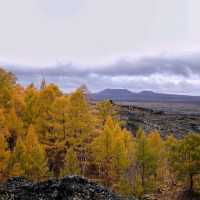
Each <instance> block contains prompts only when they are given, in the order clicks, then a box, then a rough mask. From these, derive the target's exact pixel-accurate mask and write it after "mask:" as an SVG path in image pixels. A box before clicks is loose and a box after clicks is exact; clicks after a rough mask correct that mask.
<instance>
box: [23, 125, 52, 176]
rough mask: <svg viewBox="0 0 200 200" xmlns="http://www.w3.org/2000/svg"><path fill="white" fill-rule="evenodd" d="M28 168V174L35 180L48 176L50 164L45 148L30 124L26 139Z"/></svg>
mask: <svg viewBox="0 0 200 200" xmlns="http://www.w3.org/2000/svg"><path fill="white" fill-rule="evenodd" d="M25 146H26V157H27V159H26V161H27V169H26V176H27V177H29V178H31V179H33V180H40V179H44V178H46V177H48V172H49V170H48V164H47V160H46V154H45V151H44V148H43V147H42V145H41V144H40V143H39V141H38V137H37V134H36V132H35V128H34V126H33V125H30V127H29V129H28V134H27V136H26V141H25Z"/></svg>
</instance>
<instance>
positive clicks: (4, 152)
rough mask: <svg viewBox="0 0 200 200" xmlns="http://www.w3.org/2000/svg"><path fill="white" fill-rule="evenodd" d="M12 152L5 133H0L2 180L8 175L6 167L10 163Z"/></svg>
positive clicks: (0, 170) (0, 174)
mask: <svg viewBox="0 0 200 200" xmlns="http://www.w3.org/2000/svg"><path fill="white" fill-rule="evenodd" d="M9 157H10V152H9V151H8V147H7V143H6V140H5V137H4V135H3V134H1V133H0V181H2V180H3V179H4V178H5V176H6V173H7V172H6V168H7V165H8V161H9Z"/></svg>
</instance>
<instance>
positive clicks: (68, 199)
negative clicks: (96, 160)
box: [0, 176, 124, 200]
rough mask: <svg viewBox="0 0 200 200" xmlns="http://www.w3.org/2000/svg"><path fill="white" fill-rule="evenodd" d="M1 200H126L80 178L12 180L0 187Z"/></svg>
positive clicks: (19, 178)
mask: <svg viewBox="0 0 200 200" xmlns="http://www.w3.org/2000/svg"><path fill="white" fill-rule="evenodd" d="M0 200H124V198H120V197H117V196H116V195H114V194H113V193H112V192H110V191H109V190H107V189H105V188H103V187H101V186H99V185H97V184H96V183H93V182H90V181H88V180H86V179H84V178H81V177H78V176H69V177H65V178H63V179H51V180H48V181H44V182H39V183H32V182H30V181H28V180H26V179H24V178H22V177H16V178H10V179H9V180H8V181H7V182H6V183H5V184H4V185H2V186H0Z"/></svg>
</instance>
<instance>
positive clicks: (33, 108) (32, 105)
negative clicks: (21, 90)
mask: <svg viewBox="0 0 200 200" xmlns="http://www.w3.org/2000/svg"><path fill="white" fill-rule="evenodd" d="M38 98H39V93H38V91H37V89H36V88H35V87H34V85H33V84H31V85H29V86H28V87H27V88H26V90H25V97H24V102H25V111H24V115H23V121H24V126H25V127H26V128H28V127H29V125H30V124H34V123H35V122H36V119H37V117H38V116H39V115H40V113H39V112H38V108H37V107H38V105H37V103H38Z"/></svg>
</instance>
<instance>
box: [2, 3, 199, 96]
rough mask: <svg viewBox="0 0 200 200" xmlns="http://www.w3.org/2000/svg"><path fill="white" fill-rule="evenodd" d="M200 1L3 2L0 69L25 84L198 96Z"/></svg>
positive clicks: (64, 88)
mask: <svg viewBox="0 0 200 200" xmlns="http://www.w3.org/2000/svg"><path fill="white" fill-rule="evenodd" d="M199 7H200V1H199V0H18V1H13V0H0V27H1V29H0V30H1V32H0V64H1V66H2V67H4V68H6V69H7V70H10V71H12V72H14V73H15V74H16V76H17V78H18V81H19V82H20V83H22V84H23V85H27V84H29V83H31V82H34V83H35V84H36V85H39V83H40V81H41V79H43V78H45V79H46V80H47V82H53V83H56V84H58V85H59V86H60V87H61V88H62V89H63V90H64V91H69V90H70V91H71V90H73V89H74V88H76V87H78V86H80V85H81V84H86V85H87V86H88V88H89V89H90V90H91V91H99V90H102V89H104V88H126V89H129V90H132V91H142V90H153V91H155V92H163V93H176V94H190V95H200V90H199V88H200V47H199V45H198V44H200V37H199V35H200V25H199V18H200V13H199Z"/></svg>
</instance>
